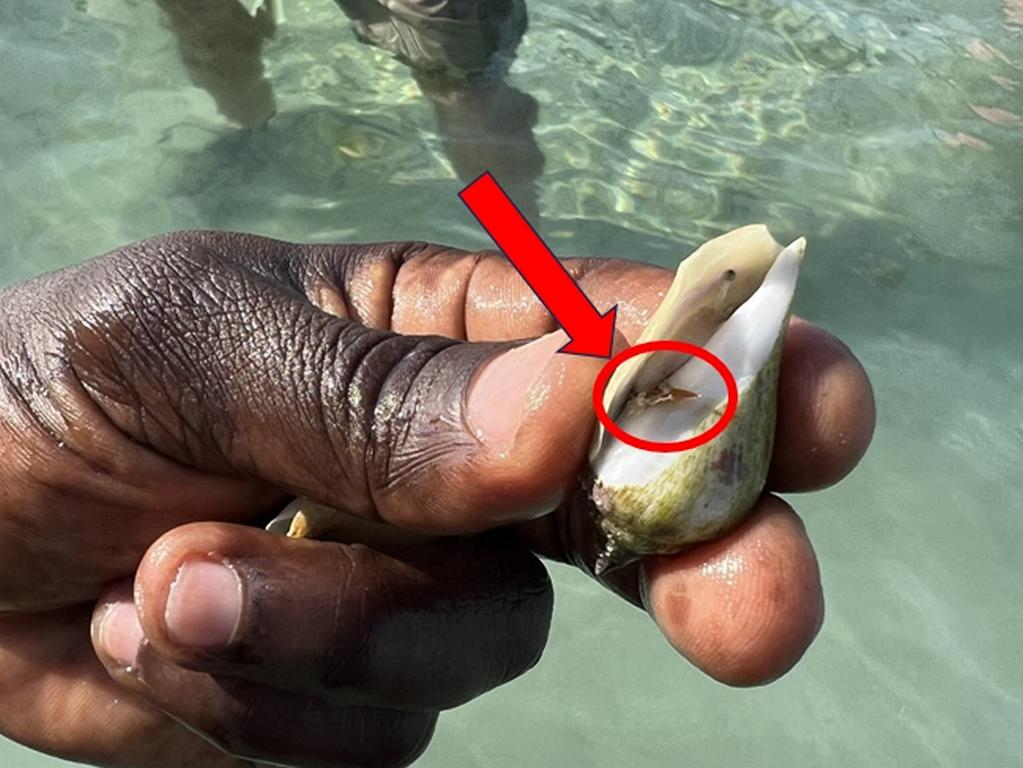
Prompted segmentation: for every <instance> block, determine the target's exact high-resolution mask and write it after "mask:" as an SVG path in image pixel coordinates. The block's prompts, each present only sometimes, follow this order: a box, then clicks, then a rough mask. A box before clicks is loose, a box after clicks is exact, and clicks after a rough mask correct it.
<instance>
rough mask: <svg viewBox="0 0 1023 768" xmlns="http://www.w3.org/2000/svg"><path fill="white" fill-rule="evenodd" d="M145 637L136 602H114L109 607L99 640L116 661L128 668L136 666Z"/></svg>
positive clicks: (105, 650) (100, 630)
mask: <svg viewBox="0 0 1023 768" xmlns="http://www.w3.org/2000/svg"><path fill="white" fill-rule="evenodd" d="M143 637H144V636H143V634H142V625H141V624H140V623H139V616H138V612H136V610H135V603H134V602H132V601H130V600H126V601H123V602H118V603H112V604H111V605H110V607H109V608H107V611H106V614H104V616H103V620H102V622H101V624H100V628H99V642H100V645H101V646H102V648H103V650H104V652H105V653H106V654H107V655H108V656H109V657H110V658H111V659H112V660H113V661H114V662H115V663H117V664H118V665H119V666H122V667H125V668H127V669H131V668H132V667H134V666H135V664H136V662H137V660H138V654H139V648H140V647H141V645H142V639H143Z"/></svg>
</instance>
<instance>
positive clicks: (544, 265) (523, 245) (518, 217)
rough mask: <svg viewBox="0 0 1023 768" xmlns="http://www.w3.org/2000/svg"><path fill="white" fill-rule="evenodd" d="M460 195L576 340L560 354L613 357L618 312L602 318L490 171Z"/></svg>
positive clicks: (615, 308) (608, 313)
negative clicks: (612, 350)
mask: <svg viewBox="0 0 1023 768" xmlns="http://www.w3.org/2000/svg"><path fill="white" fill-rule="evenodd" d="M458 196H459V197H460V198H462V202H463V203H465V204H466V206H468V208H469V210H470V211H472V213H473V215H474V216H475V217H476V218H477V219H478V220H479V223H480V224H481V225H483V229H485V230H486V231H487V234H489V235H490V237H491V238H493V240H494V242H495V243H497V247H498V248H500V249H501V250H502V251H504V255H505V256H507V257H508V260H509V261H511V263H512V264H514V265H515V269H517V270H518V271H519V274H520V275H522V279H523V280H525V281H526V282H527V283H528V284H529V287H530V288H532V289H533V293H535V294H536V295H537V297H538V298H539V299H540V301H542V302H543V303H544V306H546V307H547V309H548V311H549V312H550V313H551V314H552V315H554V319H555V320H557V321H558V325H560V326H561V327H562V328H564V329H565V333H567V334H568V335H569V337H570V339H571V340H570V341H569V342H568V343H567V344H566V345H565V346H563V347H562V348H561V349H560V350H558V351H559V352H567V353H569V354H573V355H588V356H590V357H611V347H612V344H613V342H614V335H615V316H616V315H617V314H618V307H617V306H614V307H611V309H609V310H608V311H607V312H605V313H604V314H603V315H602V314H600V313H599V312H598V311H597V308H596V307H594V306H593V302H591V301H590V300H589V299H588V298H587V296H586V294H585V293H583V292H582V289H581V288H580V287H579V286H578V285H577V284H576V282H575V280H573V279H572V276H571V275H570V274H568V270H566V269H565V267H564V265H563V264H562V263H561V262H560V261H558V259H557V257H556V256H555V255H554V254H553V253H552V252H551V249H550V248H548V247H547V244H546V243H545V242H544V241H543V240H542V239H541V238H540V235H538V234H537V233H536V230H535V229H533V227H532V226H530V224H529V222H528V221H526V220H525V218H524V217H523V216H522V214H521V213H520V212H519V209H518V208H516V207H515V203H513V202H512V201H511V200H510V199H509V197H508V195H506V194H505V192H504V190H503V189H501V186H500V185H499V184H498V183H497V181H496V180H495V179H494V177H493V176H491V175H490V172H489V171H487V172H486V173H484V174H483V175H482V176H480V177H479V178H478V179H476V180H475V181H474V182H472V183H471V184H470V185H469V186H467V187H466V188H465V189H463V190H462V191H461V192H459V193H458Z"/></svg>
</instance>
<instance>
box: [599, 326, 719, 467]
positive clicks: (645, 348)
mask: <svg viewBox="0 0 1023 768" xmlns="http://www.w3.org/2000/svg"><path fill="white" fill-rule="evenodd" d="M649 352H681V353H683V354H687V355H692V356H693V357H698V358H700V359H701V360H703V361H704V362H705V363H707V364H708V365H710V366H711V367H712V368H713V369H714V370H715V371H717V373H718V375H719V376H720V377H721V378H722V379H723V380H724V382H725V390H726V391H727V393H728V400H727V402H726V404H725V412H724V413H723V414H721V418H719V419H718V420H717V421H715V422H714V425H713V426H712V427H711V428H710V429H708V430H706V431H705V432H701V433H700V434H698V435H694V436H693V437H690V438H687V439H686V440H678V441H676V442H673V443H662V442H658V441H657V440H644V439H643V438H641V437H636V436H635V435H633V434H631V433H629V432H626V431H625V430H624V429H622V428H621V427H619V426H618V425H617V424H616V423H615V422H614V419H612V418H611V417H610V416H609V415H608V413H607V410H606V409H605V408H604V390H605V389H607V383H608V382H609V381H610V380H611V374H613V373H614V372H615V370H616V369H617V368H618V366H620V365H621V364H622V363H624V362H625V361H626V360H631V359H632V358H634V357H636V356H638V355H644V354H647V353H649ZM738 407H739V387H738V385H737V384H736V383H735V376H733V375H732V372H731V371H730V370H728V366H727V365H725V364H724V362H723V361H722V360H721V358H720V357H718V356H717V355H715V354H714V353H713V352H710V351H709V350H707V349H704V348H703V347H701V346H698V345H696V344H689V343H688V342H685V341H669V340H667V339H663V340H660V341H646V342H644V343H642V344H637V345H636V346H634V347H629V348H628V349H626V350H623V351H621V352H619V353H618V354H617V355H615V356H614V357H612V358H611V359H610V360H608V361H607V362H606V363H605V364H604V367H603V368H601V369H600V373H599V374H597V380H596V381H595V382H593V410H594V412H595V413H596V414H597V418H598V419H599V420H600V423H601V424H603V425H604V428H605V429H606V430H607V431H608V432H610V433H611V434H612V435H614V437H616V438H617V439H618V440H621V441H622V442H623V443H626V444H628V445H631V446H632V447H633V448H641V449H643V450H644V451H654V452H656V453H675V452H677V451H688V450H691V449H693V448H697V447H699V446H701V445H703V444H704V443H709V442H710V441H711V440H713V439H714V438H715V437H717V436H718V435H720V434H721V433H722V432H724V431H725V427H727V426H728V423H729V422H730V421H731V420H732V419H733V418H735V411H736V410H737V409H738Z"/></svg>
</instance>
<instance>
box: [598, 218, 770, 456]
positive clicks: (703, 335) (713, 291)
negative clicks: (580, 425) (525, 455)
mask: <svg viewBox="0 0 1023 768" xmlns="http://www.w3.org/2000/svg"><path fill="white" fill-rule="evenodd" d="M781 252H782V247H781V245H779V244H778V243H777V242H776V241H775V239H774V238H773V237H772V236H771V234H770V232H769V231H768V229H767V227H765V226H764V225H763V224H751V225H749V226H745V227H740V228H738V229H735V230H732V231H731V232H727V233H725V234H723V235H720V236H719V237H716V238H714V239H713V240H709V241H708V242H706V243H704V244H703V245H701V246H700V247H699V248H697V249H696V250H695V251H693V252H692V253H691V254H690V255H689V256H688V257H687V258H685V259H684V260H683V261H682V262H681V264H679V267H678V270H677V272H676V274H675V279H674V280H673V281H672V284H671V287H670V288H669V289H668V292H667V293H666V294H665V296H664V298H663V299H662V300H661V304H660V306H659V307H658V308H657V311H656V312H654V314H653V316H652V317H651V318H650V321H649V322H648V323H647V325H646V327H645V328H644V329H643V332H642V334H640V336H639V338H638V339H637V340H636V343H637V344H642V343H644V342H647V341H658V340H665V339H667V340H674V341H686V342H689V343H691V344H700V345H703V344H706V342H707V340H708V339H709V338H710V337H711V335H713V333H714V331H715V330H716V329H717V328H718V327H719V326H720V325H721V323H722V322H723V321H724V320H725V319H727V317H728V316H729V315H730V314H731V313H732V312H733V311H734V310H735V309H736V308H737V307H738V306H740V305H741V304H742V303H743V302H745V301H746V300H747V299H748V298H749V297H750V296H751V295H752V294H753V293H754V291H755V290H756V289H757V288H758V287H759V286H760V284H761V283H762V282H763V279H764V277H765V275H766V274H767V272H768V271H769V269H770V268H771V265H772V264H774V262H775V260H776V258H777V257H778V255H779V254H780V253H781ZM686 359H687V358H686V357H684V356H680V355H678V354H672V353H656V352H655V353H652V354H649V355H644V356H642V357H638V358H634V359H632V360H628V361H626V362H625V363H624V364H622V365H621V366H620V367H619V368H618V369H617V370H616V371H615V372H614V374H613V375H612V376H611V380H610V381H609V382H608V385H607V388H606V389H605V390H604V409H605V411H606V412H607V413H608V414H609V415H610V417H611V418H612V419H614V418H616V417H617V416H618V413H619V412H620V411H621V409H622V407H623V406H624V405H625V402H626V400H628V398H629V397H630V396H631V395H632V394H634V393H635V392H636V391H648V390H650V389H651V388H653V387H654V386H656V384H657V383H659V382H661V381H663V380H664V379H665V377H666V376H667V375H668V374H669V373H670V372H671V371H672V370H674V369H676V368H677V367H678V366H679V365H680V364H681V363H683V362H684V361H685V360H686ZM606 439H607V433H606V430H605V429H604V426H603V425H602V424H598V425H597V429H596V431H595V432H594V436H593V442H592V443H591V446H590V460H591V462H592V460H593V459H594V457H595V456H596V455H597V453H598V452H599V450H600V448H601V446H602V445H603V443H604V441H605V440H606Z"/></svg>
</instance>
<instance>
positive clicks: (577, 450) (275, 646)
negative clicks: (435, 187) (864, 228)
mask: <svg viewBox="0 0 1023 768" xmlns="http://www.w3.org/2000/svg"><path fill="white" fill-rule="evenodd" d="M569 268H570V269H571V271H572V272H573V273H574V274H575V275H576V276H577V278H578V279H579V282H580V284H581V285H582V287H583V289H584V290H585V291H586V292H587V294H588V295H589V296H590V297H591V298H592V300H593V301H594V303H595V304H596V305H597V306H598V308H601V309H603V308H606V307H609V306H611V305H612V304H614V303H618V304H619V314H618V316H619V330H620V331H621V332H622V333H623V334H624V336H625V337H626V338H628V339H635V337H636V336H637V335H638V332H639V330H640V329H641V328H642V326H643V324H644V323H645V322H646V319H647V318H648V317H649V316H650V314H651V312H652V311H653V310H654V309H655V308H656V306H657V304H658V302H659V300H660V298H661V296H662V295H663V294H664V292H665V291H666V289H667V286H668V284H669V283H670V280H671V274H670V273H669V272H667V271H666V270H663V269H659V268H656V267H651V266H647V265H642V264H636V263H629V262H625V261H618V260H592V261H585V260H580V261H572V262H569ZM553 330H554V324H553V321H552V320H551V318H550V317H549V316H548V315H547V314H546V312H545V310H544V309H543V307H542V306H541V305H540V304H539V303H538V302H537V301H536V299H535V298H534V297H533V296H532V294H531V293H529V291H528V289H527V288H526V286H525V285H524V283H523V282H522V281H521V279H520V278H519V277H518V275H517V274H516V273H515V271H514V270H513V269H512V268H511V267H510V265H509V264H508V263H507V262H506V261H504V260H503V259H502V258H501V257H500V256H498V255H495V254H479V253H466V252H463V251H458V250H454V249H449V248H443V247H440V246H433V245H427V244H423V243H388V244H379V245H369V246H297V245H291V244H287V243H281V242H277V241H271V240H265V239H261V238H256V237H251V236H243V235H227V234H221V233H178V234H174V235H169V236H164V237H161V238H155V239H151V240H148V241H144V242H142V243H138V244H135V245H132V246H128V247H126V248H123V249H120V250H118V251H115V252H113V253H111V254H108V255H106V256H104V257H101V258H99V259H96V260H93V261H91V262H87V263H84V264H82V265H80V266H77V267H73V268H71V269H68V270H65V271H62V272H59V273H54V274H51V275H46V276H43V277H41V278H38V279H36V280H33V281H30V282H28V283H24V284H22V285H18V286H14V287H13V288H10V289H8V290H6V291H4V292H0V564H2V565H0V732H2V733H4V734H5V735H8V736H10V737H11V738H14V739H17V740H19V741H22V742H24V743H26V744H28V745H30V746H32V747H35V748H38V749H43V750H47V751H50V752H53V753H56V754H59V755H62V756H65V757H69V758H72V759H76V760H83V761H91V762H96V763H101V764H104V765H133V766H140V765H142V766H168V768H170V767H171V766H174V767H175V768H177V767H178V766H232V767H233V766H241V765H247V764H249V763H250V761H267V762H274V763H284V764H290V765H301V766H327V765H331V766H336V765H344V764H354V765H366V764H368V765H399V764H403V763H407V762H409V761H410V760H412V759H413V758H414V757H415V756H416V755H417V754H418V753H419V752H421V750H422V749H423V748H424V747H425V745H426V744H427V742H428V741H429V738H430V735H431V733H432V729H433V727H434V724H435V722H436V718H437V712H438V711H440V710H442V709H445V708H449V707H452V706H456V705H458V704H460V703H462V702H464V701H467V700H468V699H471V698H472V697H474V696H476V695H478V694H480V693H482V692H484V691H486V690H488V689H490V688H493V687H494V686H497V685H499V684H501V683H503V682H505V681H507V680H509V679H512V678H514V677H516V676H518V675H520V674H521V673H523V672H524V671H526V670H527V669H528V668H529V667H530V666H531V665H532V664H534V663H535V661H536V660H537V658H538V657H539V655H540V653H541V652H542V649H543V646H544V644H545V641H546V637H547V631H548V626H549V621H550V614H551V607H552V593H551V586H550V582H549V580H548V578H547V575H546V573H545V571H544V569H543V566H542V565H541V563H540V561H539V560H538V559H537V557H536V554H541V555H543V556H546V557H549V558H554V559H559V560H564V561H568V562H572V563H576V564H577V565H579V566H580V567H582V568H583V569H585V570H587V571H590V570H591V569H592V563H593V557H594V549H595V542H594V535H593V533H594V532H593V528H592V523H591V521H590V518H589V516H588V514H587V513H586V511H585V510H583V509H582V507H581V505H580V504H579V503H578V494H576V493H575V489H576V487H577V477H578V475H579V472H580V471H581V470H582V468H583V466H584V462H585V453H586V448H587V444H588V440H589V436H590V433H591V430H592V428H593V415H592V411H591V410H590V408H589V405H588V404H589V397H590V388H591V386H592V382H593V380H594V378H595V377H596V374H597V371H598V369H599V368H600V365H601V361H599V360H595V359H589V358H581V357H576V356H567V355H555V354H554V351H555V350H556V349H557V347H558V346H560V343H561V342H562V341H563V339H561V338H559V336H558V334H550V332H551V331H553ZM544 334H549V335H546V336H544ZM533 337H540V338H539V339H538V340H536V341H533V342H531V343H529V344H526V345H524V344H523V342H521V341H518V340H521V339H530V338H533ZM779 397H780V402H779V422H778V429H777V438H776V445H775V451H774V460H773V464H772V468H771V475H770V479H769V488H770V489H771V490H775V491H800V490H810V489H817V488H822V487H825V486H827V485H830V484H833V483H835V482H837V481H838V480H839V479H841V478H842V477H843V476H844V475H846V474H847V473H848V472H849V471H850V470H851V469H852V468H853V466H854V465H855V464H856V463H857V461H858V460H859V458H860V457H861V456H862V454H863V452H864V451H865V450H866V447H867V444H868V443H869V440H870V436H871V432H872V430H873V423H874V408H873V399H872V394H871V390H870V385H869V382H868V380H867V378H866V376H865V374H864V373H863V370H862V368H861V367H860V366H859V364H858V363H857V362H856V360H855V358H854V357H853V356H852V354H851V353H850V352H849V350H848V349H847V348H846V347H845V346H844V345H843V344H842V343H841V342H840V341H838V340H837V339H835V338H834V337H833V336H831V335H830V334H828V333H827V332H826V331H823V330H821V329H819V328H817V327H815V326H813V325H810V324H808V323H805V322H802V321H799V320H795V321H793V324H792V325H791V327H790V328H789V331H788V335H787V337H786V345H785V349H784V354H783V360H782V370H781V382H780V394H779ZM295 495H305V496H309V497H312V498H314V499H316V500H318V501H320V502H322V503H325V504H329V505H331V506H334V507H338V508H342V509H345V510H347V511H350V512H353V513H356V514H359V515H362V516H365V517H367V518H370V519H373V520H378V521H383V522H385V523H387V524H388V525H393V526H397V527H400V528H402V529H406V530H412V531H416V532H419V533H426V534H429V535H430V536H436V537H438V538H437V539H436V540H430V541H427V542H425V543H420V544H415V545H410V546H406V547H401V548H398V549H396V550H388V551H387V552H384V551H380V550H376V549H372V548H369V547H366V546H362V545H351V546H347V545H341V544H333V543H325V542H315V541H295V540H288V539H283V538H280V537H275V536H272V535H270V534H267V533H265V532H263V531H262V530H260V528H259V527H258V526H260V525H262V524H263V523H264V522H265V521H266V520H267V519H268V518H269V517H270V516H272V515H273V514H274V512H275V511H276V510H278V509H280V507H281V506H282V505H283V504H285V503H286V502H287V500H288V499H289V498H290V497H292V496H295ZM552 510H554V511H553V512H552ZM606 583H607V585H608V586H609V587H610V588H612V589H613V590H614V591H615V592H617V593H618V594H620V595H622V596H623V597H625V598H626V599H628V600H630V601H631V602H633V603H636V604H637V605H640V606H643V607H645V609H646V610H647V611H648V612H649V613H650V614H651V616H652V617H653V619H654V621H655V622H656V623H657V625H658V626H659V627H660V629H661V630H662V631H663V633H664V635H665V636H666V638H667V639H668V641H670V642H671V643H672V645H673V646H674V647H676V648H677V649H678V650H679V651H680V652H681V653H682V654H683V655H684V656H685V657H686V658H687V659H689V660H690V661H691V662H692V663H694V664H696V665H697V666H698V667H700V668H701V669H703V670H704V671H705V672H706V673H707V674H709V675H711V676H713V677H715V678H717V679H719V680H722V681H724V682H727V683H730V684H735V685H753V684H759V683H763V682H766V681H768V680H771V679H773V678H775V677H777V676H778V675H780V674H783V673H784V672H785V671H787V670H788V669H789V668H790V667H791V666H792V665H793V664H794V663H795V662H796V661H797V660H798V659H799V657H800V656H801V655H802V653H803V652H804V651H805V649H806V648H807V646H808V645H809V643H810V642H811V640H812V639H813V637H814V636H815V634H816V632H817V631H818V629H819V627H820V624H821V621H822V619H823V599H822V592H821V586H820V581H819V575H818V569H817V563H816V560H815V558H814V554H813V550H812V548H811V546H810V543H809V541H808V539H807V537H806V534H805V531H804V529H803V526H802V524H801V523H800V521H799V519H798V517H797V516H796V514H795V513H794V512H793V511H792V509H791V508H790V507H789V506H788V505H787V504H786V503H785V502H783V501H781V500H780V499H778V498H776V497H774V496H771V495H769V494H765V495H764V496H763V498H762V499H761V501H760V502H759V504H758V506H757V508H756V509H755V510H754V511H753V513H752V514H751V516H750V517H749V519H748V520H747V521H746V522H745V523H744V524H743V525H742V526H741V527H740V528H738V529H737V530H735V531H733V532H731V533H730V534H728V535H726V536H725V537H723V538H721V539H719V540H717V541H714V542H710V543H707V544H704V545H700V546H697V547H694V548H692V549H690V550H687V551H686V552H683V553H680V554H678V555H674V556H669V557H657V558H649V559H647V560H646V561H645V562H643V563H642V564H636V565H634V566H632V567H630V568H627V569H623V570H620V571H616V572H614V573H613V574H611V575H610V576H608V577H607V581H606ZM196 594H199V595H200V597H198V598H197V597H195V595H196ZM229 609H233V610H234V611H236V613H232V612H231V610H229ZM412 639H414V641H412ZM657 684H658V681H650V685H657Z"/></svg>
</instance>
